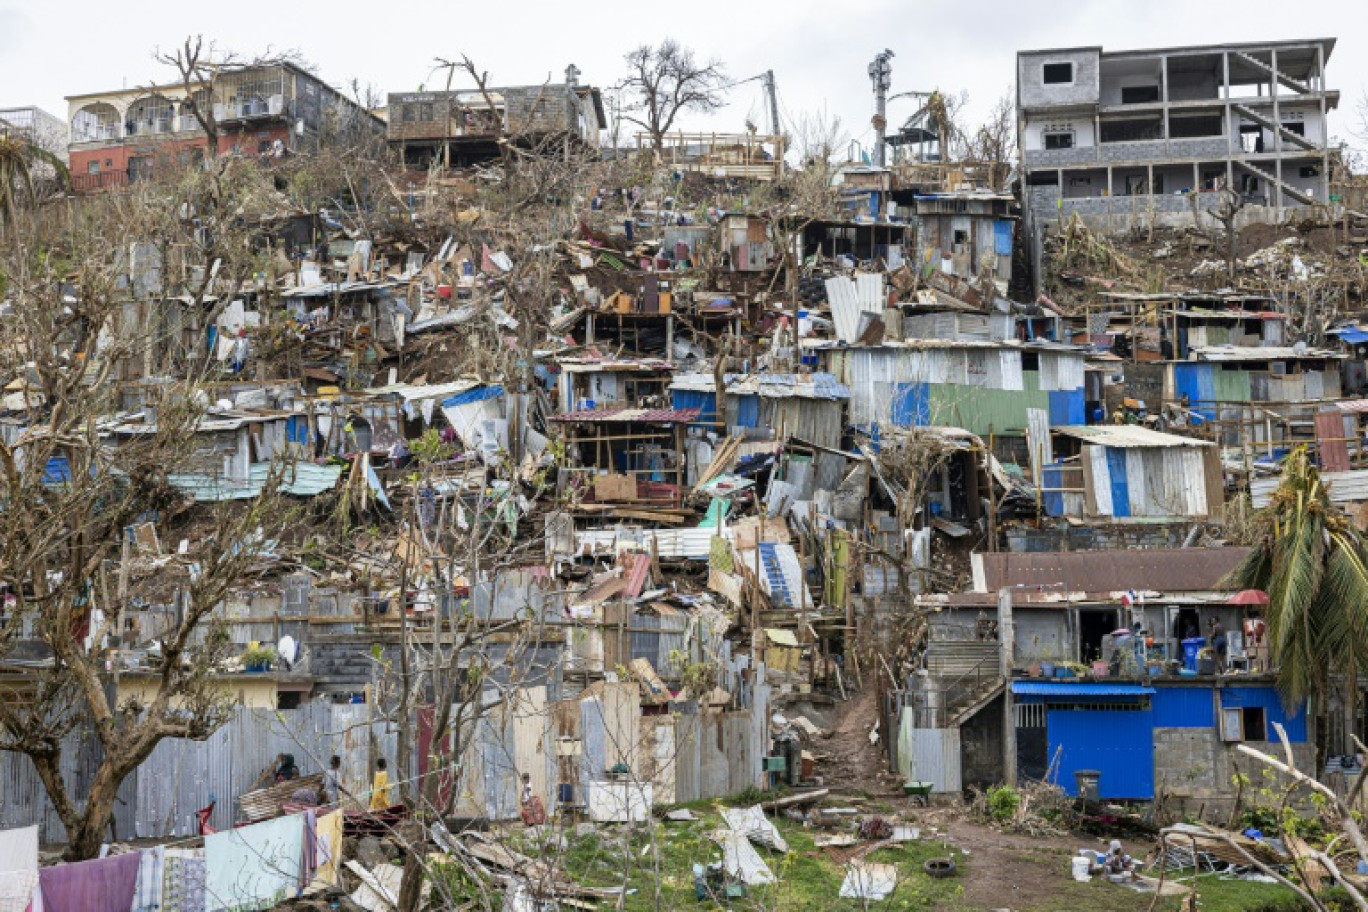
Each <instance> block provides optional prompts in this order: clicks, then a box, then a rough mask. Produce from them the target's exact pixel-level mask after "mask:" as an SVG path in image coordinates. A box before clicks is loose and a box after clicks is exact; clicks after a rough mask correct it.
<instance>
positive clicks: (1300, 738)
mask: <svg viewBox="0 0 1368 912" xmlns="http://www.w3.org/2000/svg"><path fill="white" fill-rule="evenodd" d="M1224 683H1225V682H1224V681H1222V682H1216V681H1210V682H1204V683H1202V684H1198V685H1193V686H1174V687H1169V686H1162V685H1161V686H1159V687H1153V686H1149V685H1142V684H1136V683H1120V682H1118V683H1105V682H1081V681H1080V682H1073V681H1058V680H1056V681H1043V680H1018V681H1013V682H1012V696H1013V699H1014V701H1015V702H1016V738H1017V770H1018V775H1019V776H1020V777H1021V778H1023V779H1042V778H1048V779H1049V781H1051V782H1054V783H1057V784H1058V785H1060V786H1061V787H1062V788H1063V789H1064V791H1065V792H1066V793H1067V794H1069V795H1077V794H1078V785H1077V780H1076V779H1075V776H1074V774H1075V773H1076V772H1077V771H1079V770H1096V771H1098V772H1099V773H1101V777H1100V779H1099V781H1098V797H1099V798H1101V799H1103V800H1131V801H1147V800H1152V799H1153V798H1154V781H1155V767H1156V765H1158V764H1157V763H1156V760H1157V759H1158V758H1156V756H1155V730H1156V729H1170V728H1187V729H1204V730H1207V732H1208V733H1209V734H1210V736H1211V738H1212V739H1213V740H1215V741H1219V742H1236V741H1254V742H1261V741H1266V740H1270V739H1276V738H1277V735H1276V733H1275V730H1274V724H1275V723H1276V724H1278V725H1281V726H1282V727H1283V729H1284V730H1285V731H1286V733H1287V737H1288V740H1289V741H1291V742H1292V743H1302V742H1305V741H1306V740H1307V737H1308V732H1307V721H1306V713H1305V712H1304V711H1302V710H1300V709H1298V711H1296V712H1294V713H1288V712H1287V711H1286V709H1285V708H1284V707H1283V704H1282V701H1281V699H1280V698H1279V696H1278V692H1277V690H1276V688H1274V687H1273V686H1271V685H1254V684H1250V685H1238V686H1222V685H1223V684H1224Z"/></svg>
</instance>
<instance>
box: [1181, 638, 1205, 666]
mask: <svg viewBox="0 0 1368 912" xmlns="http://www.w3.org/2000/svg"><path fill="white" fill-rule="evenodd" d="M1205 646H1206V637H1192V638H1191V639H1188V640H1183V667H1184V668H1186V669H1187V670H1188V671H1196V670H1197V653H1198V651H1199V650H1201V649H1202V648H1203V647H1205Z"/></svg>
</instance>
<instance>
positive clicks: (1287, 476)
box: [1226, 446, 1368, 755]
mask: <svg viewBox="0 0 1368 912" xmlns="http://www.w3.org/2000/svg"><path fill="white" fill-rule="evenodd" d="M1258 518H1259V521H1260V522H1261V523H1262V525H1263V531H1262V540H1261V541H1259V542H1257V543H1256V544H1255V545H1254V547H1253V548H1252V549H1251V550H1250V552H1249V555H1248V556H1247V557H1246V558H1245V559H1244V560H1243V561H1242V562H1241V563H1240V565H1239V566H1238V567H1236V568H1235V569H1234V570H1232V571H1231V573H1230V576H1229V577H1228V578H1227V580H1226V582H1227V583H1228V584H1229V585H1230V586H1231V588H1234V589H1262V590H1263V591H1265V592H1267V593H1268V607H1267V609H1266V614H1267V617H1266V618H1265V623H1266V625H1267V636H1268V642H1269V648H1270V652H1271V656H1272V659H1273V663H1274V667H1275V671H1276V674H1277V680H1278V690H1279V691H1280V693H1281V694H1282V698H1283V702H1284V703H1285V704H1286V705H1287V706H1288V707H1289V708H1291V707H1292V706H1294V705H1295V704H1297V703H1299V702H1302V701H1304V700H1305V699H1306V697H1308V696H1310V697H1312V698H1313V699H1314V701H1315V706H1316V718H1317V722H1318V725H1317V735H1316V740H1317V753H1318V754H1319V755H1323V752H1324V738H1325V726H1324V725H1323V724H1320V723H1323V721H1324V716H1325V706H1326V692H1327V689H1328V684H1329V679H1330V676H1331V675H1332V674H1343V675H1347V676H1348V680H1349V689H1350V691H1351V694H1350V700H1351V705H1352V701H1353V699H1354V694H1353V693H1352V691H1353V690H1354V689H1355V688H1356V687H1357V683H1356V678H1357V676H1358V674H1359V672H1361V671H1363V670H1364V669H1368V541H1366V540H1365V538H1364V536H1363V535H1361V534H1360V533H1359V532H1358V531H1357V530H1355V529H1354V528H1353V526H1351V525H1350V523H1349V519H1348V517H1346V516H1345V515H1344V512H1343V511H1342V510H1340V509H1339V508H1338V507H1336V506H1334V504H1332V503H1331V502H1330V494H1329V491H1328V490H1327V488H1326V485H1325V483H1324V482H1323V481H1322V480H1321V477H1320V471H1319V470H1318V469H1317V468H1316V466H1315V465H1314V464H1313V463H1312V461H1311V458H1310V456H1309V455H1308V454H1307V451H1306V447H1304V446H1300V447H1297V448H1296V449H1294V450H1293V451H1292V452H1291V454H1289V455H1288V457H1287V459H1286V460H1285V462H1284V464H1283V474H1282V481H1281V483H1280V484H1279V485H1278V488H1277V490H1276V491H1274V493H1273V497H1272V500H1271V501H1270V503H1269V505H1268V506H1267V507H1266V508H1264V509H1263V510H1262V511H1260V513H1259V514H1258ZM1349 718H1353V716H1352V714H1351V715H1350V716H1349Z"/></svg>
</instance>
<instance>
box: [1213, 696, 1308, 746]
mask: <svg viewBox="0 0 1368 912" xmlns="http://www.w3.org/2000/svg"><path fill="white" fill-rule="evenodd" d="M1221 705H1222V706H1262V707H1263V709H1264V718H1265V720H1267V722H1268V737H1269V740H1273V741H1276V740H1277V737H1278V736H1277V734H1276V733H1275V732H1274V731H1273V723H1274V722H1277V723H1278V724H1280V725H1282V726H1283V728H1284V729H1286V730H1287V740H1289V741H1305V740H1306V711H1305V708H1304V707H1302V706H1298V707H1297V710H1296V712H1295V713H1292V714H1291V715H1289V714H1288V712H1287V710H1286V709H1285V708H1284V707H1283V702H1282V697H1280V696H1279V695H1278V691H1277V688H1274V687H1227V688H1225V689H1224V690H1222V691H1221Z"/></svg>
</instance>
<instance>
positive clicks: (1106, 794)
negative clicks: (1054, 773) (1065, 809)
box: [1045, 707, 1154, 801]
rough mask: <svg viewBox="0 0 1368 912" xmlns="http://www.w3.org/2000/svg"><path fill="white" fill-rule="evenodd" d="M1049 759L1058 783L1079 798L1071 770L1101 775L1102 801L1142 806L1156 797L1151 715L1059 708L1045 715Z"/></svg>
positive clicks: (1152, 720) (1149, 713) (1139, 712)
mask: <svg viewBox="0 0 1368 912" xmlns="http://www.w3.org/2000/svg"><path fill="white" fill-rule="evenodd" d="M1045 725H1046V731H1047V735H1046V738H1047V744H1048V745H1049V754H1048V757H1049V759H1050V760H1051V761H1053V760H1054V756H1055V752H1056V751H1058V752H1059V763H1058V764H1057V767H1056V768H1057V769H1058V771H1059V773H1058V780H1057V781H1058V783H1059V785H1060V786H1061V787H1062V788H1063V789H1064V791H1065V792H1066V793H1068V794H1069V795H1073V796H1076V795H1077V794H1078V783H1077V781H1076V780H1075V779H1074V771H1075V770H1084V769H1090V770H1097V771H1098V772H1100V773H1101V774H1102V778H1101V779H1100V780H1099V781H1098V786H1097V795H1098V797H1099V798H1102V799H1116V800H1130V801H1146V800H1151V799H1153V798H1154V712H1153V710H1149V709H1145V710H1133V711H1129V712H1123V711H1111V710H1105V709H1070V708H1068V707H1060V708H1058V709H1049V710H1046V712H1045Z"/></svg>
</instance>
